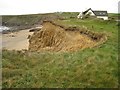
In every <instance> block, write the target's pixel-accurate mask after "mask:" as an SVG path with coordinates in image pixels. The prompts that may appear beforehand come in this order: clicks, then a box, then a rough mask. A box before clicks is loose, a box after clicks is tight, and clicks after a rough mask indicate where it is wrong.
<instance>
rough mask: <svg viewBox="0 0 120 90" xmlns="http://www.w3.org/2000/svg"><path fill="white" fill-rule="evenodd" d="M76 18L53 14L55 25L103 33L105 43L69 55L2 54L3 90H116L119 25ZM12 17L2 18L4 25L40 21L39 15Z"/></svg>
mask: <svg viewBox="0 0 120 90" xmlns="http://www.w3.org/2000/svg"><path fill="white" fill-rule="evenodd" d="M76 14H77V13H62V14H60V13H56V14H55V15H56V17H60V18H59V19H54V22H55V23H57V24H60V25H64V26H66V27H78V28H87V29H88V30H90V31H91V32H96V33H105V35H106V36H107V38H108V39H107V41H106V42H105V43H103V44H101V45H99V46H96V47H93V48H86V49H84V50H80V49H79V50H78V51H71V52H53V51H42V52H33V51H26V50H23V51H15V50H12V51H9V50H3V52H2V76H3V78H2V80H3V82H2V85H3V88H21V87H24V88H118V86H119V83H118V77H119V71H118V63H119V61H118V22H116V21H115V20H109V21H103V20H101V19H96V18H94V19H93V18H92V19H91V18H86V19H84V20H80V19H77V18H75V15H76ZM43 16H44V15H43ZM45 16H46V15H45ZM11 17H12V16H10V17H9V16H7V18H6V16H5V17H3V22H6V21H8V22H9V23H11V22H13V23H14V22H16V20H17V21H18V22H19V24H20V25H23V26H24V25H25V22H29V25H32V24H35V23H37V24H38V22H39V20H41V15H40V16H39V15H35V16H34V15H32V17H31V16H14V17H12V18H11ZM15 17H16V18H17V19H15ZM18 17H19V19H18ZM30 17H31V19H30ZM111 17H112V16H111ZM115 17H117V16H116V15H115ZM13 18H14V19H13ZM21 18H23V19H21ZM36 18H37V19H36ZM7 25H9V24H7ZM11 25H12V24H10V26H11ZM29 25H28V26H29ZM71 38H72V37H71Z"/></svg>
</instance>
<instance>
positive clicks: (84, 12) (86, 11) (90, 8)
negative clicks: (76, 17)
mask: <svg viewBox="0 0 120 90" xmlns="http://www.w3.org/2000/svg"><path fill="white" fill-rule="evenodd" d="M89 10H91V11H92V9H91V8H89V9H87V10H86V11H84V12H83V14H86V13H87V12H88V11H89Z"/></svg>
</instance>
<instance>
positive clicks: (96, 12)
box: [93, 11, 108, 16]
mask: <svg viewBox="0 0 120 90" xmlns="http://www.w3.org/2000/svg"><path fill="white" fill-rule="evenodd" d="M93 13H94V14H95V15H96V16H108V13H107V11H93Z"/></svg>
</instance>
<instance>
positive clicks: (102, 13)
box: [77, 8, 108, 20]
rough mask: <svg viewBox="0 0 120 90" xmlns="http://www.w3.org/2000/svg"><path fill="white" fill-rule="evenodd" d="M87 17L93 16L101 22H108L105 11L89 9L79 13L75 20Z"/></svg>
mask: <svg viewBox="0 0 120 90" xmlns="http://www.w3.org/2000/svg"><path fill="white" fill-rule="evenodd" d="M86 15H89V16H95V17H97V18H101V19H103V20H108V13H107V11H94V10H92V9H91V8H89V9H88V10H86V11H84V12H81V13H80V14H79V15H78V16H77V18H81V19H83V18H84V16H86Z"/></svg>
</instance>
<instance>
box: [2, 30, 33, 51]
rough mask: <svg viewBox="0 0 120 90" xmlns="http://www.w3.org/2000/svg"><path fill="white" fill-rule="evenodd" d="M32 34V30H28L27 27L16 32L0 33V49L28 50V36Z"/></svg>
mask: <svg viewBox="0 0 120 90" xmlns="http://www.w3.org/2000/svg"><path fill="white" fill-rule="evenodd" d="M32 34H33V32H29V29H26V30H20V31H18V32H12V33H8V34H0V40H1V47H0V49H8V50H22V49H27V50H28V46H29V39H28V36H29V35H32Z"/></svg>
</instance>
